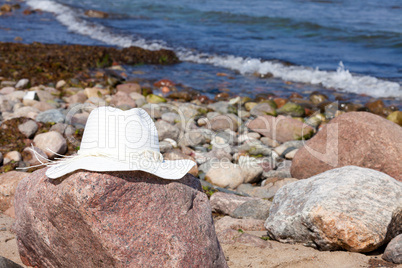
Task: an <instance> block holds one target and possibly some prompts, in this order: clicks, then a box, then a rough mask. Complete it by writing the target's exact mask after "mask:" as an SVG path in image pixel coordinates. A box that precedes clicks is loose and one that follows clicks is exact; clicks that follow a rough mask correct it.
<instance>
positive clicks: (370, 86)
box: [178, 51, 402, 98]
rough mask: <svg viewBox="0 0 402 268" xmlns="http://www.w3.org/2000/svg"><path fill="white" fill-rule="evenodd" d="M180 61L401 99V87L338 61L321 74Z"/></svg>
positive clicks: (216, 59)
mask: <svg viewBox="0 0 402 268" xmlns="http://www.w3.org/2000/svg"><path fill="white" fill-rule="evenodd" d="M178 54H179V58H180V60H182V61H191V62H196V63H202V64H212V65H214V66H219V67H224V68H228V69H231V70H236V71H239V72H240V73H241V74H243V75H244V74H253V73H259V74H261V75H266V74H268V73H270V74H272V75H273V76H274V77H277V78H280V79H282V80H285V81H291V82H300V83H309V84H313V85H321V86H323V87H326V88H332V89H337V90H340V91H345V92H350V93H355V94H367V95H370V96H373V97H395V98H402V88H401V86H400V84H399V83H396V82H391V81H386V80H382V79H378V78H375V77H372V76H362V75H354V74H351V73H350V72H349V71H348V70H346V69H345V67H344V65H343V63H342V62H340V63H339V67H338V69H337V70H336V71H324V70H319V68H316V69H313V68H309V67H305V66H295V65H292V66H288V65H285V64H283V63H280V62H274V61H261V60H259V59H250V58H242V57H235V56H225V57H223V56H210V55H208V54H195V53H192V52H186V51H180V52H179V53H178Z"/></svg>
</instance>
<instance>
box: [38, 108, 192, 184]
mask: <svg viewBox="0 0 402 268" xmlns="http://www.w3.org/2000/svg"><path fill="white" fill-rule="evenodd" d="M46 165H49V166H50V168H49V169H48V170H47V171H46V175H47V176H48V177H49V178H51V179H56V178H59V177H61V176H64V175H66V174H68V173H71V172H73V171H76V170H79V169H84V170H89V171H99V172H104V171H130V170H141V171H145V172H148V173H151V174H154V175H156V176H158V177H161V178H164V179H169V180H177V179H181V178H182V177H183V176H184V175H186V174H187V172H188V171H189V170H190V169H191V168H192V167H193V166H194V165H195V162H194V161H191V160H188V159H186V160H175V161H168V160H163V156H162V155H161V153H160V151H159V139H158V133H157V131H156V127H155V124H154V122H153V121H152V119H151V117H150V116H149V115H148V114H147V112H146V111H145V110H143V109H141V108H134V109H130V110H128V111H122V110H120V109H117V108H113V107H99V108H96V109H94V110H93V111H92V112H91V114H90V115H89V117H88V121H87V123H86V126H85V129H84V134H83V136H82V140H81V146H80V150H79V151H78V153H77V155H74V156H67V157H65V158H64V159H62V160H59V161H55V162H53V163H46Z"/></svg>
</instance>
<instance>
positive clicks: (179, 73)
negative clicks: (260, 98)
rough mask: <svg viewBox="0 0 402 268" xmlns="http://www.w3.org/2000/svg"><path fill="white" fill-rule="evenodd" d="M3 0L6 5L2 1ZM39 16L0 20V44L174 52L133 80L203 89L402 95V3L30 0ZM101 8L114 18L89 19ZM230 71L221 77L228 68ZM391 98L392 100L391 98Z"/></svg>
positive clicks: (134, 73) (134, 71)
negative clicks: (17, 41)
mask: <svg viewBox="0 0 402 268" xmlns="http://www.w3.org/2000/svg"><path fill="white" fill-rule="evenodd" d="M1 2H5V1H3V0H0V3H1ZM25 4H26V5H27V6H29V7H31V8H32V9H40V10H42V11H43V13H35V14H33V15H30V16H17V17H12V16H2V17H0V41H13V40H14V38H15V37H16V36H20V37H22V39H23V42H26V43H30V42H34V41H38V42H45V43H57V44H88V45H109V46H116V47H128V46H139V47H142V48H146V49H151V50H156V49H161V48H167V49H172V50H174V51H175V52H176V54H177V55H178V57H179V58H180V60H181V61H182V63H181V64H177V65H173V66H136V67H130V68H129V71H130V74H131V77H132V78H138V79H149V80H157V79H161V78H169V79H171V80H173V81H174V82H176V83H178V84H180V85H183V86H184V87H188V88H191V89H195V90H199V91H201V92H204V93H216V92H218V91H220V90H222V89H225V90H230V91H232V92H234V93H238V94H242V95H250V96H255V95H256V94H258V93H274V94H277V95H285V96H286V95H289V94H290V93H291V92H299V93H301V94H308V93H309V92H311V91H314V90H318V91H322V92H324V93H325V92H329V93H331V92H346V93H348V96H349V97H350V98H352V99H354V100H355V101H356V100H357V101H367V99H368V98H370V97H377V98H378V97H382V98H389V97H390V98H394V99H396V102H397V106H399V105H398V104H400V100H401V99H402V87H401V82H402V16H401V14H402V2H401V1H400V0H388V1H380V0H365V1H363V0H354V1H347V0H271V1H262V0H247V1H245V0H219V1H215V0H197V1H196V0H164V1H162V0H136V1H132V0H113V1H112V0H79V1H78V0H57V1H56V0H26V2H25ZM89 9H95V10H100V11H104V12H107V13H108V14H109V17H108V18H105V19H97V18H88V17H87V16H85V14H84V13H85V11H86V10H89ZM222 73H224V75H217V74H222ZM393 103H394V104H395V100H394V101H393Z"/></svg>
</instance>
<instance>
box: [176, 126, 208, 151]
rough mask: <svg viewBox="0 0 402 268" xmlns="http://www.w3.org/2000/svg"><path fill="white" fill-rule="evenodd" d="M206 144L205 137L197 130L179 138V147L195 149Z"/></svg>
mask: <svg viewBox="0 0 402 268" xmlns="http://www.w3.org/2000/svg"><path fill="white" fill-rule="evenodd" d="M205 142H206V138H205V135H204V133H203V132H202V131H200V130H199V129H193V130H190V131H188V132H186V133H184V135H183V136H182V137H181V139H180V140H179V145H182V146H191V147H195V146H197V145H200V144H203V143H205Z"/></svg>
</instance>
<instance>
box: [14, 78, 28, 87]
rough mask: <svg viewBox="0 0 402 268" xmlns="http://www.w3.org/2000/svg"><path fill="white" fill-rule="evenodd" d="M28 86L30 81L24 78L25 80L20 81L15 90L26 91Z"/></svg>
mask: <svg viewBox="0 0 402 268" xmlns="http://www.w3.org/2000/svg"><path fill="white" fill-rule="evenodd" d="M28 84H29V80H28V79H26V78H24V79H21V80H20V81H18V83H17V84H16V85H15V88H18V89H24V88H27V87H28Z"/></svg>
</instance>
